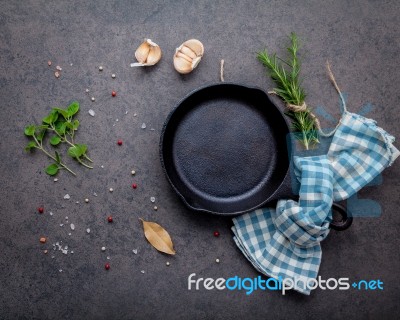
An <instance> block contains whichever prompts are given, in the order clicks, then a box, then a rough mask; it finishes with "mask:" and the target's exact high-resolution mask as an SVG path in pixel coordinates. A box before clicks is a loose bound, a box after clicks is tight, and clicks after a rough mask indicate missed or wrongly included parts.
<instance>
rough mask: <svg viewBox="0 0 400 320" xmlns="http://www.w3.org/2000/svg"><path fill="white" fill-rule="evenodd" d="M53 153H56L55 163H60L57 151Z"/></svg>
mask: <svg viewBox="0 0 400 320" xmlns="http://www.w3.org/2000/svg"><path fill="white" fill-rule="evenodd" d="M55 153H56V160H57V163H61V157H60V154H59V153H58V152H57V151H55Z"/></svg>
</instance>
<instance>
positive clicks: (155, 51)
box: [131, 39, 162, 67]
mask: <svg viewBox="0 0 400 320" xmlns="http://www.w3.org/2000/svg"><path fill="white" fill-rule="evenodd" d="M161 55H162V54H161V49H160V46H159V45H158V44H157V43H155V42H153V41H151V39H144V41H143V43H142V44H141V45H140V46H139V48H137V49H136V51H135V57H136V59H137V61H138V62H135V63H131V67H143V66H153V65H155V64H156V63H157V62H158V61H160V59H161Z"/></svg>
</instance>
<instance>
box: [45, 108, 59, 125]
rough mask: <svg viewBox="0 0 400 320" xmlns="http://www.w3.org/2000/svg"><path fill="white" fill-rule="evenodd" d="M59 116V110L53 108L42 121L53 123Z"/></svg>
mask: <svg viewBox="0 0 400 320" xmlns="http://www.w3.org/2000/svg"><path fill="white" fill-rule="evenodd" d="M57 118H58V111H57V110H54V109H53V110H51V111H50V113H49V114H48V115H47V116H46V117H44V118H43V119H42V121H43V122H44V123H47V124H53V123H54V122H56V121H57Z"/></svg>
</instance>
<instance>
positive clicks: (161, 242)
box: [140, 219, 176, 255]
mask: <svg viewBox="0 0 400 320" xmlns="http://www.w3.org/2000/svg"><path fill="white" fill-rule="evenodd" d="M140 220H141V221H142V222H143V229H144V236H145V237H146V239H147V241H149V242H150V244H151V245H152V246H153V247H154V248H156V249H157V250H158V251H161V252H164V253H166V254H172V255H173V254H175V253H176V252H175V250H174V245H173V243H172V240H171V237H170V235H169V234H168V232H167V231H166V230H165V229H164V228H163V227H161V226H160V225H159V224H157V223H155V222H149V221H144V220H143V219H140Z"/></svg>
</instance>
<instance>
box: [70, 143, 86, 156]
mask: <svg viewBox="0 0 400 320" xmlns="http://www.w3.org/2000/svg"><path fill="white" fill-rule="evenodd" d="M83 153H84V152H82V150H81V148H79V146H77V145H75V146H73V147H70V148H69V149H68V155H69V156H70V157H72V158H75V159H79V158H80V157H81V156H82V155H83Z"/></svg>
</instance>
